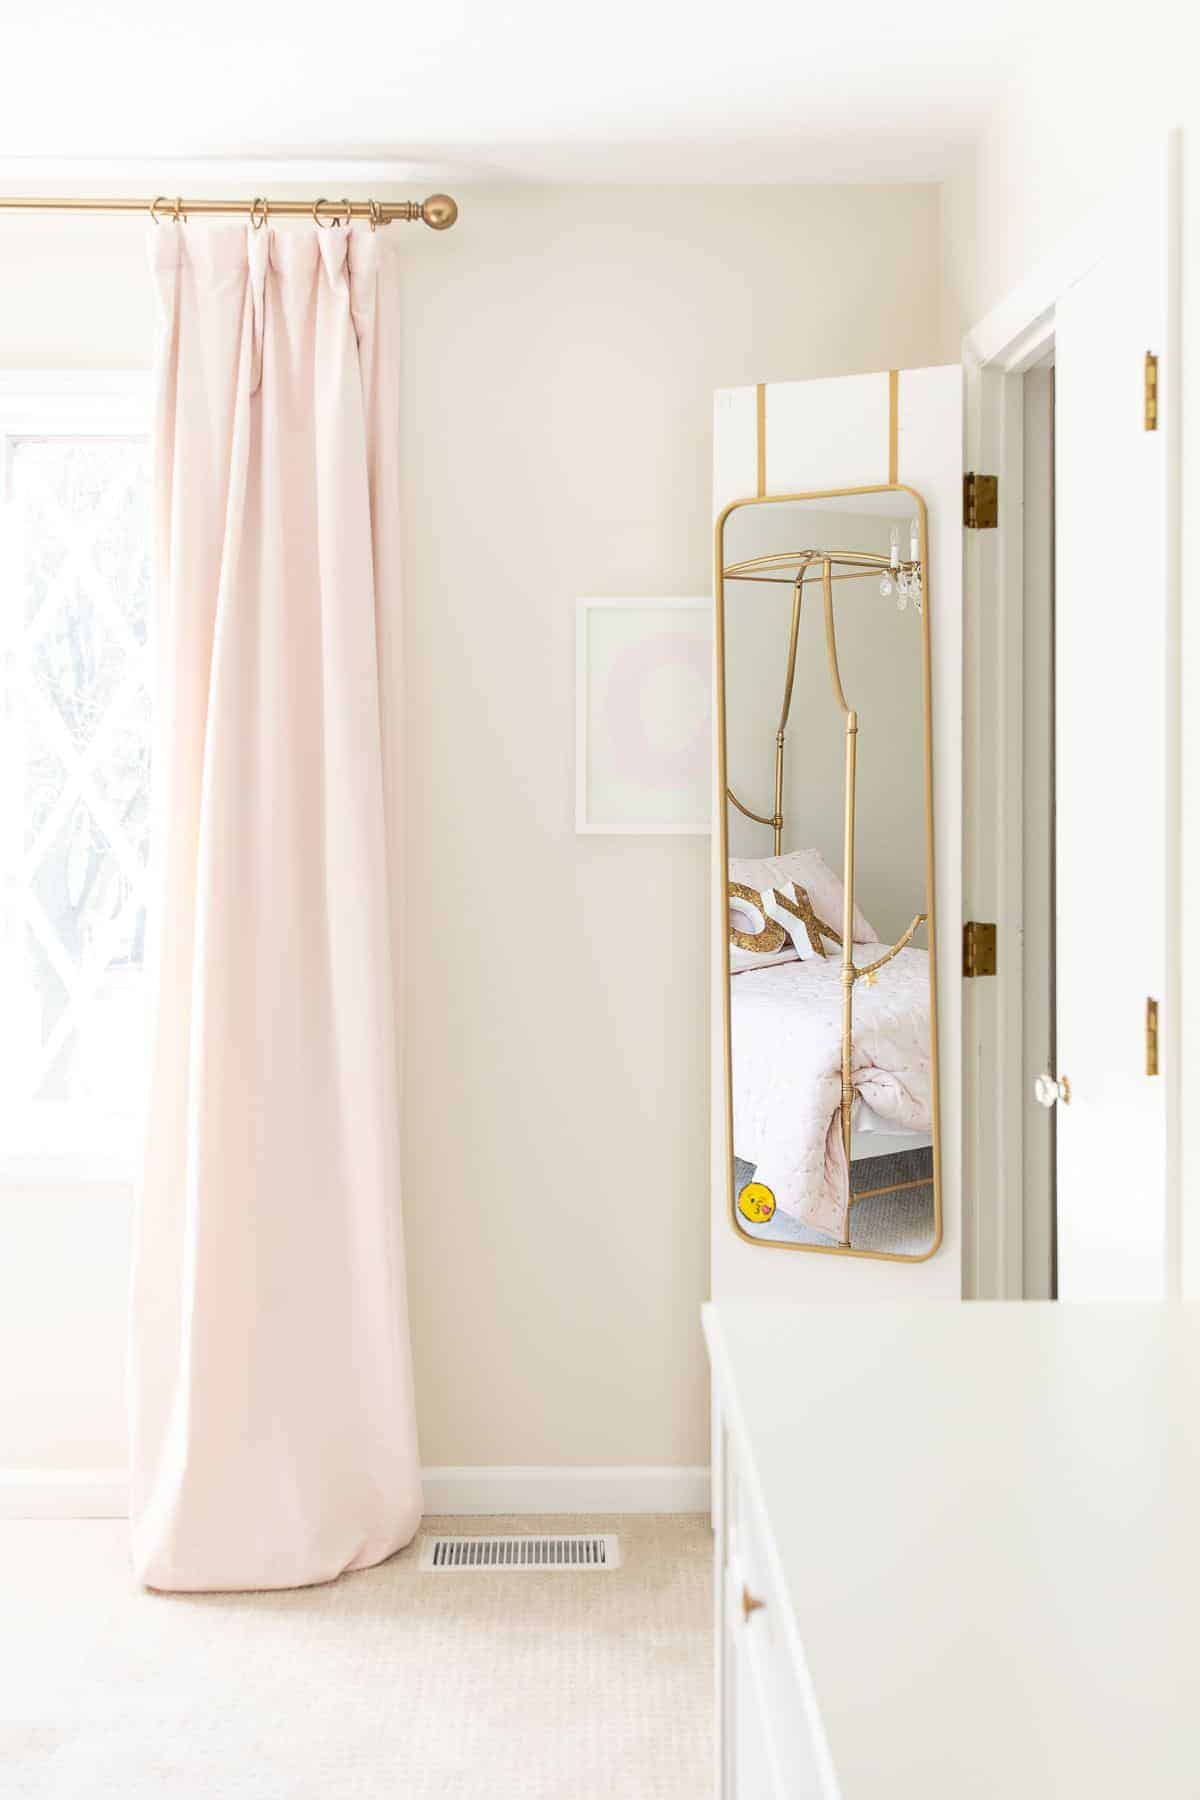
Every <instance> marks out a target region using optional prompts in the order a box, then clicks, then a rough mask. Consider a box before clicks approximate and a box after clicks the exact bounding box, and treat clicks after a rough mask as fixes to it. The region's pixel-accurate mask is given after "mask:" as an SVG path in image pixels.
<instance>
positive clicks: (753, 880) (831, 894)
mask: <svg viewBox="0 0 1200 1800" xmlns="http://www.w3.org/2000/svg"><path fill="white" fill-rule="evenodd" d="M729 879H730V881H737V882H740V883H741V885H742V886H743V887H749V888H753V889H754V891H755V892H756V893H759V894H761V893H765V892H767V891H768V890H769V889H771V888H780V887H783V886H784V885H785V884H786V883H787V882H789V881H791V882H794V883H795V885H796V886H797V887H798V888H803V889H804V891H805V893H806V894H807V895H808V897H809V899H810V900H811V901H812V904H813V907H814V909H815V910H816V913H817V916H818V918H821V919H828V920H829V922H830V924H831V925H836V926H837V928H838V930H839V931H840V930H841V929H842V911H843V907H844V905H845V889H844V888H843V887H842V883H841V879H840V877H839V876H837V875H835V874H834V872H833V870H832V869H831V868H830V866H829V864H828V863H827V862H826V861H825V858H824V857H823V856H822V855H821V852H820V851H819V850H785V851H784V852H783V854H782V855H781V856H731V857H730V859H729ZM854 941H855V943H856V944H875V943H878V941H879V937H878V933H877V932H876V930H875V927H874V926H873V925H872V924H871V921H870V920H869V919H868V918H866V917H865V915H864V914H863V911H862V908H861V907H859V906H856V907H855V908H854Z"/></svg>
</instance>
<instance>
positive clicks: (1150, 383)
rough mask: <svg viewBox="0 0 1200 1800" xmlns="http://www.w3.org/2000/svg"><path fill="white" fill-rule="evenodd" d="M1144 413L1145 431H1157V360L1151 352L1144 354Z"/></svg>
mask: <svg viewBox="0 0 1200 1800" xmlns="http://www.w3.org/2000/svg"><path fill="white" fill-rule="evenodd" d="M1145 401H1146V411H1145V417H1144V419H1143V421H1142V422H1143V424H1144V425H1145V428H1146V430H1147V431H1157V430H1158V358H1157V356H1155V355H1154V354H1153V352H1152V351H1150V350H1147V352H1146V377H1145Z"/></svg>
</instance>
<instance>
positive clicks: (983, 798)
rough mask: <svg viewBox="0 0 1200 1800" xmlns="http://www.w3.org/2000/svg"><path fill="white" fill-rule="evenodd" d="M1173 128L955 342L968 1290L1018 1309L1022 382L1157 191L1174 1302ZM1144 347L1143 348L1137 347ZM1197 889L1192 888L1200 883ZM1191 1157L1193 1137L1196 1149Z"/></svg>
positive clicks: (1178, 830) (1176, 606)
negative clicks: (976, 501)
mask: <svg viewBox="0 0 1200 1800" xmlns="http://www.w3.org/2000/svg"><path fill="white" fill-rule="evenodd" d="M1179 163H1180V141H1179V133H1178V132H1175V131H1173V132H1170V133H1166V134H1164V135H1163V137H1162V138H1161V139H1160V140H1159V141H1158V142H1157V143H1156V144H1155V145H1154V147H1153V150H1152V152H1151V153H1150V154H1148V155H1147V156H1146V157H1145V158H1144V159H1143V160H1142V161H1141V162H1140V163H1139V164H1138V165H1137V166H1136V167H1135V169H1134V170H1133V171H1132V173H1131V175H1130V177H1129V179H1128V180H1127V182H1126V183H1125V185H1124V186H1123V187H1122V188H1121V190H1120V191H1119V192H1118V193H1116V194H1115V195H1113V196H1112V197H1111V198H1110V199H1109V200H1107V201H1106V202H1105V203H1104V204H1103V205H1102V206H1101V207H1100V208H1098V209H1097V211H1096V212H1094V213H1093V214H1091V215H1090V216H1089V217H1088V218H1087V219H1085V220H1084V222H1083V223H1082V224H1081V225H1080V226H1079V227H1078V228H1077V229H1076V230H1075V231H1074V232H1073V233H1071V235H1070V236H1069V237H1067V238H1065V239H1064V240H1063V241H1062V242H1061V243H1060V244H1059V245H1058V246H1057V247H1056V248H1055V249H1054V251H1053V252H1052V253H1051V254H1050V256H1049V257H1047V258H1046V259H1045V260H1044V261H1043V262H1041V263H1039V264H1038V265H1037V267H1036V268H1035V269H1033V270H1032V271H1031V272H1030V274H1029V275H1028V276H1026V277H1025V279H1024V280H1023V281H1022V282H1021V283H1020V284H1019V285H1018V286H1017V287H1016V288H1015V289H1014V290H1013V291H1012V292H1011V293H1010V294H1008V295H1007V296H1006V297H1005V299H1004V300H1002V301H1001V302H1000V303H999V305H998V306H996V307H994V308H993V309H992V311H991V312H989V313H988V314H987V315H986V316H985V317H984V318H983V319H981V320H980V321H979V322H978V323H977V324H976V325H974V326H972V327H971V329H970V330H969V331H968V332H967V334H966V336H965V337H964V339H963V347H962V363H963V380H964V388H965V393H964V467H965V468H967V469H974V470H976V471H978V472H980V473H985V474H989V475H996V476H997V477H998V478H999V520H998V525H997V528H996V529H995V530H994V531H969V532H967V533H966V534H965V536H964V547H963V564H964V570H963V572H964V583H963V592H964V601H963V605H964V619H963V694H964V721H963V758H964V770H963V789H964V792H963V802H964V804H963V910H964V915H965V917H967V918H970V919H984V920H988V921H993V920H994V921H995V924H996V936H997V973H996V975H995V976H994V977H976V978H974V979H972V980H968V981H965V982H964V997H963V1044H964V1054H965V1056H966V1063H967V1067H966V1079H965V1082H964V1095H963V1193H962V1206H963V1294H964V1297H965V1298H968V1299H1008V1300H1012V1299H1022V1298H1024V1292H1025V1286H1024V1235H1025V1232H1024V1205H1023V1186H1024V1183H1023V1142H1022V1135H1023V1134H1022V1123H1021V1120H1022V1107H1023V1105H1024V1103H1025V1098H1026V1096H1025V1092H1024V1065H1023V1037H1024V1031H1023V1027H1024V992H1025V971H1024V967H1023V963H1022V954H1021V946H1022V931H1023V888H1024V877H1025V845H1024V834H1023V828H1022V827H1023V810H1024V809H1023V800H1022V794H1023V786H1024V741H1023V740H1024V718H1023V698H1024V694H1023V688H1024V658H1025V642H1024V606H1025V576H1024V566H1023V565H1024V555H1025V520H1024V498H1023V496H1024V434H1025V421H1024V379H1025V375H1026V374H1027V372H1028V371H1029V370H1031V369H1033V368H1035V367H1037V366H1038V364H1040V363H1043V362H1045V361H1046V360H1047V358H1048V357H1049V356H1050V355H1051V354H1052V353H1053V347H1054V334H1055V318H1056V311H1057V306H1058V301H1059V299H1060V297H1061V296H1062V295H1063V294H1065V293H1066V292H1067V290H1068V289H1069V288H1071V287H1073V286H1074V285H1075V284H1076V283H1077V282H1078V281H1080V280H1082V279H1083V277H1084V276H1085V275H1087V274H1088V272H1089V271H1090V270H1091V269H1092V268H1093V267H1094V266H1095V264H1096V263H1097V262H1098V261H1099V260H1100V259H1101V257H1102V256H1103V255H1104V253H1105V252H1106V250H1108V249H1109V248H1110V247H1111V245H1112V244H1113V242H1114V241H1120V239H1121V237H1122V236H1123V235H1124V234H1125V231H1126V228H1127V226H1128V223H1129V221H1131V220H1132V219H1134V218H1136V217H1139V216H1140V214H1141V213H1142V212H1143V211H1144V207H1145V196H1146V194H1147V193H1148V192H1156V191H1157V192H1163V191H1165V193H1166V199H1167V206H1166V211H1167V219H1168V240H1169V241H1168V276H1167V290H1168V293H1167V313H1168V328H1167V341H1166V343H1165V344H1163V345H1162V347H1161V349H1160V352H1159V355H1160V363H1159V418H1160V429H1162V430H1164V431H1165V432H1166V434H1167V445H1166V448H1167V470H1168V474H1167V482H1168V509H1169V524H1168V534H1169V540H1170V542H1169V546H1168V569H1169V578H1168V594H1167V641H1168V646H1169V650H1168V671H1167V674H1168V680H1167V718H1166V721H1165V723H1166V732H1167V781H1168V792H1167V836H1168V867H1167V879H1166V886H1167V922H1166V924H1167V931H1166V942H1167V979H1166V991H1165V993H1164V1005H1163V1009H1162V1013H1163V1016H1162V1023H1161V1028H1160V1029H1161V1044H1162V1067H1163V1079H1164V1081H1165V1084H1166V1107H1167V1215H1168V1281H1167V1291H1168V1293H1169V1294H1172V1295H1175V1294H1178V1293H1179V1291H1180V1268H1181V1261H1182V1255H1181V1234H1182V1222H1181V1218H1180V1201H1179V1190H1180V1180H1179V1175H1180V1167H1181V1159H1182V1154H1183V1144H1182V1141H1181V1106H1180V1087H1181V1081H1180V1062H1181V1054H1180V1053H1181V1031H1180V1014H1181V1001H1182V993H1181V980H1180V919H1181V916H1182V907H1181V898H1182V896H1181V883H1180V871H1181V867H1183V866H1196V865H1197V863H1198V861H1200V829H1198V830H1197V832H1196V839H1197V843H1196V847H1195V849H1193V851H1192V854H1191V856H1190V857H1189V855H1188V847H1187V846H1184V845H1183V843H1182V835H1181V834H1182V830H1183V826H1184V819H1183V815H1182V807H1181V804H1180V785H1181V783H1180V747H1181V737H1180V728H1181V698H1180V695H1181V662H1182V657H1181V655H1180V654H1179V652H1180V649H1181V641H1180V592H1179V590H1180V580H1179V565H1180V556H1179V521H1180V430H1179V421H1180V407H1179V390H1180V379H1179V370H1180V361H1181V359H1180V356H1179V353H1178V352H1179V340H1180V304H1179V301H1180V282H1179V242H1178V240H1179ZM1147 348H1153V346H1147ZM1195 885H1197V886H1198V887H1200V880H1197V882H1196V883H1195ZM1192 1154H1193V1155H1194V1156H1200V1133H1197V1143H1196V1145H1195V1146H1194V1148H1193V1150H1192Z"/></svg>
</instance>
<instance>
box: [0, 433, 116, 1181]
mask: <svg viewBox="0 0 1200 1800" xmlns="http://www.w3.org/2000/svg"><path fill="white" fill-rule="evenodd" d="M7 449H8V491H7V494H6V496H5V498H6V500H7V502H8V505H7V507H6V509H5V521H6V523H5V526H4V538H5V541H4V552H5V554H4V560H3V564H2V565H0V566H2V568H3V585H2V587H0V649H2V651H3V658H2V663H0V873H2V875H3V891H2V904H0V980H2V982H3V992H4V994H5V1004H4V1006H3V1008H2V1009H0V1080H2V1081H3V1090H2V1093H3V1099H2V1101H0V1104H2V1105H3V1107H4V1111H5V1113H6V1114H7V1115H8V1116H7V1119H6V1122H5V1124H6V1129H5V1133H4V1135H5V1138H6V1140H8V1142H9V1143H11V1142H12V1141H13V1139H14V1137H17V1138H19V1137H20V1135H21V1131H22V1129H23V1122H27V1121H28V1120H29V1119H31V1118H33V1117H35V1115H37V1114H39V1112H41V1113H45V1111H46V1110H47V1109H50V1110H52V1111H53V1113H54V1114H55V1117H56V1119H57V1121H58V1125H59V1128H61V1129H62V1130H64V1131H65V1132H66V1134H67V1139H68V1141H69V1143H70V1145H71V1147H74V1148H86V1145H87V1141H88V1137H89V1133H91V1132H93V1131H94V1130H95V1128H96V1120H97V1119H98V1118H100V1117H102V1116H104V1115H113V1114H119V1113H130V1112H132V1111H133V1110H134V1109H135V1108H136V1106H137V1104H138V1102H139V1101H140V1097H141V1080H142V1063H143V1047H142V1039H143V1033H142V999H141V993H140V988H141V969H142V958H143V952H144V940H145V908H144V899H145V895H144V886H145V871H146V857H147V849H148V846H147V823H148V818H149V773H150V691H149V682H150V668H149V659H148V651H147V638H148V626H149V595H150V570H149V538H148V483H149V453H148V446H147V444H146V441H145V440H144V439H142V438H86V437H66V436H60V437H46V438H36V439H34V438H28V439H21V438H18V439H13V440H10V441H9V443H8V445H7Z"/></svg>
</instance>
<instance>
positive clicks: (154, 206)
mask: <svg viewBox="0 0 1200 1800" xmlns="http://www.w3.org/2000/svg"><path fill="white" fill-rule="evenodd" d="M0 212H72V213H147V214H148V215H149V217H150V218H152V219H153V220H154V222H155V224H156V225H157V224H162V223H164V222H166V221H167V220H175V221H177V222H178V221H183V222H185V223H186V221H187V220H188V218H190V217H191V215H192V214H196V215H198V216H203V215H211V214H215V213H226V214H236V215H238V216H240V217H243V218H249V219H251V220H253V222H254V223H255V224H256V225H264V224H266V222H267V221H268V220H269V219H271V218H302V217H304V216H305V215H306V214H307V215H308V216H309V217H310V218H312V219H313V220H314V221H315V223H316V224H318V225H336V224H340V223H341V221H342V219H344V218H351V219H369V220H370V222H371V224H372V225H390V224H392V223H393V221H394V220H405V221H406V222H411V221H415V220H417V219H420V220H421V221H422V223H424V224H426V225H428V226H429V228H430V230H431V231H448V230H449V228H450V226H451V225H453V223H454V221H455V220H456V219H457V217H458V203H457V201H455V200H452V199H451V197H450V195H449V194H430V196H429V198H428V200H346V199H342V200H326V199H324V198H322V199H320V200H268V199H265V198H264V197H262V196H261V195H260V196H258V197H257V198H255V199H253V200H184V199H183V198H182V197H178V198H176V197H174V196H172V195H169V194H159V195H158V196H157V198H155V199H153V200H86V199H82V198H80V197H78V196H76V197H72V198H70V199H59V198H53V199H51V198H46V197H44V196H43V197H42V198H28V199H27V198H25V197H24V196H21V197H16V196H9V197H7V198H4V197H0Z"/></svg>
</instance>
